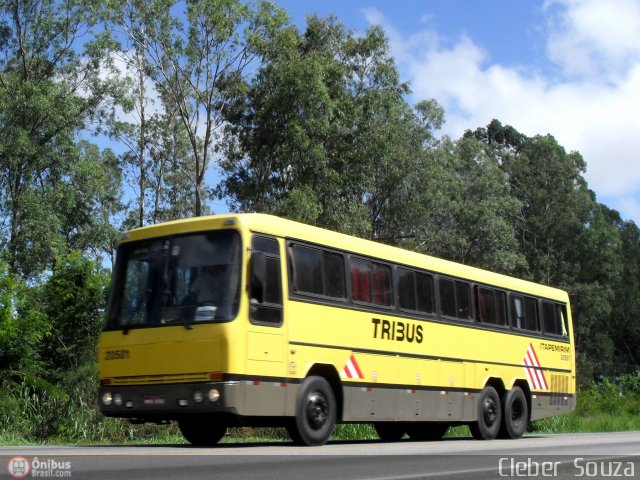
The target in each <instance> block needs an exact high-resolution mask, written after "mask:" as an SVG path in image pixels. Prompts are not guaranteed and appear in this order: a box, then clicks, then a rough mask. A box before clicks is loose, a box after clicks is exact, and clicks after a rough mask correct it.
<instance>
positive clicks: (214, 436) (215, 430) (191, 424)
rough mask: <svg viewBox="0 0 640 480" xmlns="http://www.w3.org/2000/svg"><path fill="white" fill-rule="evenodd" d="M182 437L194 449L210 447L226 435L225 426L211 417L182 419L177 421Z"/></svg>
mask: <svg viewBox="0 0 640 480" xmlns="http://www.w3.org/2000/svg"><path fill="white" fill-rule="evenodd" d="M178 426H179V427H180V432H182V436H183V437H184V438H185V439H186V440H187V442H189V443H190V444H191V445H193V446H194V447H212V446H214V445H215V444H216V443H218V442H219V441H220V440H221V439H222V437H224V434H225V433H227V425H226V424H225V423H224V422H222V421H220V419H216V418H213V417H207V418H202V417H200V416H194V417H184V418H181V419H180V420H178Z"/></svg>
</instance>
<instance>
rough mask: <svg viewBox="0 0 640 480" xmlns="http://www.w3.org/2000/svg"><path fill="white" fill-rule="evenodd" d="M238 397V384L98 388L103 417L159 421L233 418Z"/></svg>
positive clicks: (109, 386) (217, 383)
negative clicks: (195, 416) (223, 415)
mask: <svg viewBox="0 0 640 480" xmlns="http://www.w3.org/2000/svg"><path fill="white" fill-rule="evenodd" d="M240 396H241V391H240V386H239V382H207V383H177V384H154V385H125V386H121V385H107V386H101V387H100V388H99V390H98V403H99V406H100V411H101V412H102V413H103V414H104V415H105V416H107V417H121V418H134V419H140V420H145V421H159V420H174V419H176V418H179V417H180V416H181V415H184V414H191V413H198V412H201V413H228V414H236V413H237V410H236V407H237V406H238V405H240V401H241V398H240Z"/></svg>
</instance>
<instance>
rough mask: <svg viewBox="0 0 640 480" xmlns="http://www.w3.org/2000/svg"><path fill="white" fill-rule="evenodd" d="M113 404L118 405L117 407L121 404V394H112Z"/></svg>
mask: <svg viewBox="0 0 640 480" xmlns="http://www.w3.org/2000/svg"><path fill="white" fill-rule="evenodd" d="M113 404H114V405H116V406H118V407H119V406H120V405H122V395H120V394H119V393H116V394H115V395H114V396H113Z"/></svg>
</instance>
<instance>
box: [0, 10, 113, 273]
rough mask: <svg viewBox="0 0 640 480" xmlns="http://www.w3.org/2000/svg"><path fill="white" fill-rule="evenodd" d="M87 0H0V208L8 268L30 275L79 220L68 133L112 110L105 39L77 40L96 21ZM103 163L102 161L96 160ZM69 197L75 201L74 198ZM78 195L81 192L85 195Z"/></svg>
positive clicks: (76, 154)
mask: <svg viewBox="0 0 640 480" xmlns="http://www.w3.org/2000/svg"><path fill="white" fill-rule="evenodd" d="M93 8H94V5H92V3H90V2H87V1H70V2H62V3H61V2H56V1H53V0H27V1H22V0H6V1H2V2H0V28H1V29H2V31H3V34H4V35H3V40H2V42H0V157H1V158H2V162H1V163H0V215H1V216H2V217H3V219H4V220H5V222H3V224H4V225H6V230H4V231H2V232H1V237H0V243H1V244H2V245H3V246H5V247H6V249H7V256H8V262H9V266H10V268H11V271H12V272H19V273H21V274H23V275H25V276H34V275H36V274H37V273H39V272H40V271H41V270H43V269H44V268H46V267H48V266H50V265H51V263H52V262H53V260H54V258H55V257H56V255H58V254H59V253H61V252H64V251H65V249H66V248H67V243H66V240H67V238H66V236H67V235H69V234H70V233H71V232H74V231H80V230H82V229H83V228H84V226H83V225H82V224H67V223H66V222H68V221H75V220H82V217H81V216H75V215H69V212H72V211H74V210H76V209H77V208H81V207H82V204H81V203H80V197H81V195H77V192H75V191H74V190H75V187H74V185H73V180H77V179H78V177H77V174H78V172H79V169H80V167H78V168H76V167H77V165H76V164H77V163H81V161H80V160H79V159H80V157H81V156H82V152H81V151H80V150H79V149H78V145H77V143H76V134H77V133H78V132H79V131H80V130H81V129H83V128H84V127H85V126H86V125H88V122H95V125H99V124H100V123H101V122H102V121H103V120H104V118H105V117H106V116H107V115H108V114H109V113H110V108H109V106H110V99H112V98H113V97H114V95H117V94H119V92H118V89H117V84H116V83H114V82H113V79H112V78H111V77H109V76H107V77H105V76H104V74H103V73H104V71H105V67H108V65H109V63H108V52H109V46H110V42H108V41H107V40H106V39H105V38H103V37H101V36H100V35H95V36H94V37H93V40H91V41H88V42H86V43H85V44H84V50H83V51H82V55H80V53H79V52H80V45H79V43H80V37H84V36H89V37H90V36H91V34H90V31H91V28H92V27H93V26H94V25H95V18H94V16H93V14H92V12H93ZM97 167H98V168H101V166H100V165H98V166H97ZM74 199H75V200H78V202H76V203H75V204H74V203H73V202H74ZM83 200H84V199H83Z"/></svg>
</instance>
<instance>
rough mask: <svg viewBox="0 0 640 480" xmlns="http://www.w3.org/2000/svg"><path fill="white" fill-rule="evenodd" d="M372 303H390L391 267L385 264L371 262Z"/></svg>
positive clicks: (384, 304)
mask: <svg viewBox="0 0 640 480" xmlns="http://www.w3.org/2000/svg"><path fill="white" fill-rule="evenodd" d="M373 303H374V304H376V305H382V306H385V307H388V306H390V305H391V269H390V268H389V267H388V266H387V265H380V264H376V263H374V264H373Z"/></svg>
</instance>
